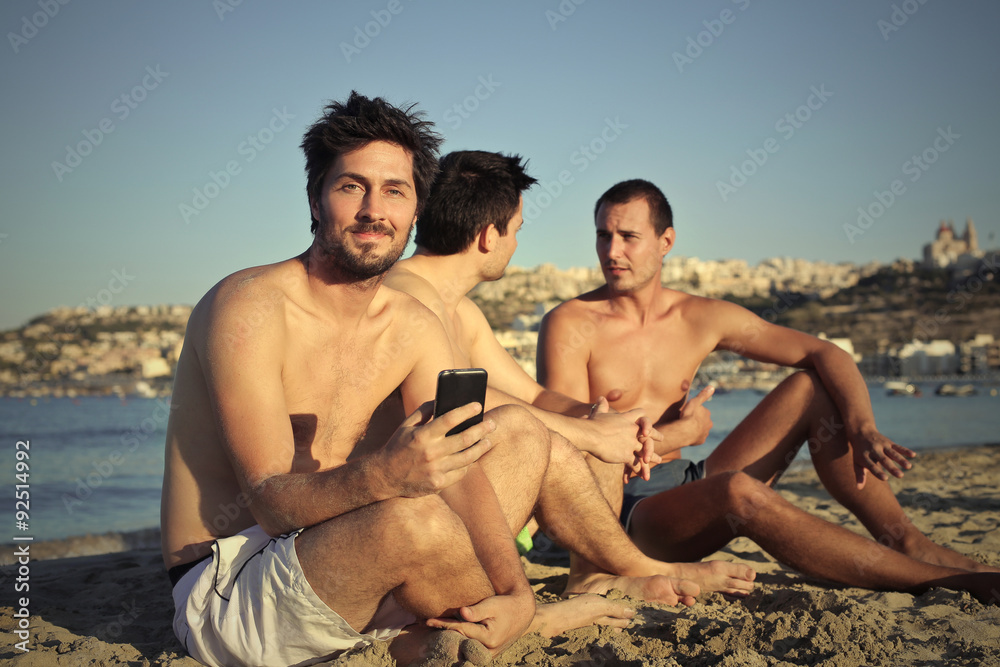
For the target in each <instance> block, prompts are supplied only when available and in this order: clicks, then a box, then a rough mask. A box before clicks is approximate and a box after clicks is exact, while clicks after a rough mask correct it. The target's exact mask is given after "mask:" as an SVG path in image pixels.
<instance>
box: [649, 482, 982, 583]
mask: <svg viewBox="0 0 1000 667" xmlns="http://www.w3.org/2000/svg"><path fill="white" fill-rule="evenodd" d="M631 528H632V529H631V531H630V533H631V535H632V537H633V539H634V540H635V542H636V544H637V545H638V546H639V547H640V548H641V549H642V550H643V551H644V552H645V553H647V554H649V555H650V556H653V557H654V558H661V559H689V558H699V557H702V556H705V555H707V554H709V553H712V552H714V551H716V550H718V549H719V548H720V547H721V546H723V545H725V544H726V543H728V542H729V541H730V540H732V539H733V538H735V537H738V536H745V537H748V538H750V539H751V540H753V541H754V542H756V543H757V544H759V545H760V546H761V547H762V548H763V549H764V550H765V551H767V552H768V553H770V554H771V555H772V556H774V557H775V558H777V559H778V560H779V561H780V562H782V563H784V564H785V565H788V566H790V567H792V568H794V569H796V570H799V571H800V572H804V573H806V574H810V575H813V576H817V577H822V578H824V579H828V580H830V581H835V582H838V583H842V584H847V585H850V586H860V587H863V588H873V589H888V590H901V591H909V592H921V591H924V590H927V589H928V588H931V587H933V586H942V587H945V588H950V589H954V590H969V591H970V592H972V594H973V595H975V596H976V597H977V598H979V599H981V600H984V601H985V600H989V598H990V597H991V594H992V590H993V589H998V586H1000V575H998V574H994V573H975V574H973V573H970V572H968V571H966V570H962V569H957V568H949V567H941V566H938V565H933V564H931V563H925V562H923V561H920V560H915V559H913V558H910V557H909V556H907V555H905V554H902V553H899V552H897V551H893V550H892V549H889V548H886V547H884V546H882V545H880V544H878V543H877V542H873V541H872V540H869V539H867V538H865V537H862V536H860V535H857V534H855V533H852V532H851V531H849V530H847V529H846V528H843V527H841V526H838V525H836V524H832V523H829V522H827V521H823V520H822V519H820V518H819V517H816V516H813V515H811V514H809V513H808V512H804V511H802V510H800V509H798V508H797V507H795V506H794V505H792V504H791V503H789V502H788V501H786V500H784V499H783V498H782V497H781V496H780V495H778V493H777V492H776V491H774V490H773V489H771V488H770V487H769V486H767V485H766V484H764V483H762V482H760V481H759V480H756V479H754V478H752V477H750V476H749V475H747V474H745V473H742V472H726V473H715V474H713V475H711V476H710V477H708V478H707V479H704V480H700V481H697V482H692V483H690V484H685V485H684V486H681V487H678V488H676V489H672V490H670V491H665V492H663V493H660V494H657V495H655V496H652V497H650V498H647V499H645V500H643V501H642V502H641V503H640V504H639V505H638V506H636V508H635V511H634V512H633V513H632V524H631Z"/></svg>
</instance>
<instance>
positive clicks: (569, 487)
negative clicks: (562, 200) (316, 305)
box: [386, 206, 754, 601]
mask: <svg viewBox="0 0 1000 667" xmlns="http://www.w3.org/2000/svg"><path fill="white" fill-rule="evenodd" d="M522 224H523V218H522V213H521V207H520V206H519V207H518V209H517V210H516V211H515V213H514V215H513V216H512V218H511V219H510V221H509V222H508V224H507V226H506V233H505V234H501V233H500V232H499V231H498V230H497V228H496V227H495V226H494V225H492V224H490V225H487V226H485V227H484V228H483V229H482V231H481V232H480V233H479V235H478V237H477V238H476V239H474V240H473V241H472V242H471V243H470V245H469V247H467V248H465V249H464V250H462V251H461V252H457V253H454V254H450V255H436V254H434V253H432V252H430V251H429V250H427V249H426V248H423V247H419V246H418V248H417V251H416V252H415V253H414V255H413V256H412V257H410V258H408V259H404V260H402V261H400V262H399V263H398V264H397V265H396V266H395V267H393V269H392V270H391V271H390V273H389V276H388V278H387V279H386V285H387V286H389V287H392V288H393V289H398V290H400V291H404V292H406V293H407V294H410V295H412V296H413V297H415V298H417V299H419V300H420V301H421V303H423V304H424V305H426V306H427V307H428V308H430V309H431V310H432V311H433V312H435V313H436V314H437V315H438V317H439V318H440V320H441V323H442V325H443V326H444V329H445V331H446V332H447V333H448V336H449V339H450V340H451V343H452V350H453V353H454V355H455V359H456V362H459V363H463V362H464V363H466V364H467V365H469V366H474V367H481V368H485V369H486V370H487V371H488V373H489V379H490V391H489V392H488V393H487V404H488V405H494V404H505V403H515V404H517V405H523V406H525V407H526V408H527V409H528V410H529V411H531V413H532V414H533V415H534V416H536V417H537V418H538V419H539V420H540V421H542V423H544V424H545V425H546V426H547V427H548V428H549V429H551V430H552V431H553V432H554V436H553V445H552V452H553V454H552V458H551V459H550V463H549V468H550V470H552V471H553V472H552V473H551V474H547V475H546V481H545V484H544V486H545V488H546V489H547V490H548V493H549V494H551V496H552V497H556V496H557V495H558V494H559V493H561V492H562V490H563V489H565V493H562V495H558V501H557V502H553V503H551V505H553V506H555V511H552V510H550V509H549V507H550V505H549V504H547V503H541V502H540V505H539V511H538V512H537V513H536V516H538V517H539V521H540V523H542V524H543V527H544V528H545V530H546V532H547V533H549V534H550V535H553V534H556V533H555V532H554V529H558V528H559V525H555V526H553V525H552V524H549V525H545V520H546V518H547V517H548V518H549V519H551V518H552V517H553V516H554V517H558V519H559V522H560V525H561V526H562V529H561V531H560V532H561V534H562V535H563V536H564V537H563V544H564V546H566V547H567V548H568V549H570V550H571V551H574V552H575V553H581V554H582V555H583V556H584V557H586V558H588V559H591V560H594V561H600V562H602V567H600V568H596V567H595V570H594V571H593V572H591V573H589V575H588V576H587V577H583V578H571V579H570V580H569V581H568V582H567V587H566V592H567V593H586V592H590V593H606V592H607V591H608V590H610V589H611V588H617V589H619V590H623V591H625V592H627V593H628V594H629V595H632V596H634V597H637V598H645V599H654V600H656V601H662V599H661V598H659V597H658V596H660V595H663V594H664V593H665V592H666V591H665V589H664V586H666V585H667V582H666V581H665V577H673V578H681V579H687V580H689V581H692V582H696V583H697V584H698V586H700V587H701V589H702V590H703V591H706V592H709V591H720V590H721V591H725V592H729V593H734V594H745V593H747V592H749V591H750V590H751V589H752V588H753V577H754V573H753V571H752V569H751V568H749V567H746V566H744V565H740V564H730V563H711V564H689V563H682V564H676V563H663V562H657V561H655V560H652V559H645V558H642V557H641V554H638V553H637V550H636V549H635V547H634V545H632V544H631V543H630V541H629V540H628V538H627V536H626V535H625V534H624V532H623V531H622V529H621V526H620V524H619V523H618V522H617V517H616V516H615V515H614V514H613V513H612V512H610V511H609V509H608V507H607V504H606V503H605V502H604V501H603V499H602V498H601V496H600V491H599V490H598V489H597V488H596V486H594V484H593V479H592V478H591V476H590V475H589V474H588V472H587V469H586V465H585V464H584V462H583V459H582V457H580V455H579V453H578V452H576V451H574V448H573V445H575V446H576V447H577V448H579V449H580V450H581V451H584V452H587V453H588V454H589V455H592V456H593V457H596V458H597V459H599V460H602V461H608V462H615V463H617V464H618V469H619V470H621V466H622V464H627V467H628V469H629V471H628V473H626V474H629V475H631V474H635V469H636V468H637V467H638V468H640V469H641V468H642V466H641V465H638V466H637V465H636V460H635V457H636V453H637V451H638V450H639V448H640V447H642V448H643V449H644V450H648V449H651V447H652V445H653V442H652V440H648V439H647V438H645V437H644V436H641V434H644V433H646V432H648V431H649V430H650V429H651V424H650V422H649V420H647V419H645V414H644V412H643V411H642V410H634V411H623V412H622V413H621V414H614V413H609V412H606V411H605V408H604V407H600V406H606V401H605V400H604V399H603V398H600V397H598V398H595V399H594V400H593V401H586V402H581V401H578V400H571V399H568V398H567V397H566V396H563V395H560V394H557V393H555V392H551V391H546V390H545V389H544V388H543V387H541V386H540V385H539V384H538V383H537V382H536V381H535V380H534V379H533V378H531V377H530V376H529V375H528V374H527V373H525V372H524V370H523V369H522V368H521V367H520V366H519V365H518V364H517V363H516V362H515V361H514V360H513V359H512V358H511V356H510V354H508V353H507V351H506V350H504V348H503V347H502V346H501V345H500V343H499V342H498V341H497V339H496V337H495V336H494V335H493V331H492V329H491V328H490V325H489V323H488V322H487V320H486V318H485V316H484V315H483V313H482V312H481V311H480V310H479V308H478V307H477V306H476V305H475V303H474V302H473V301H472V300H471V299H469V298H468V296H466V295H467V294H468V292H469V291H471V290H472V289H473V288H474V287H475V286H476V285H478V284H479V283H480V282H483V281H487V280H496V279H498V278H499V277H500V276H501V275H503V271H504V269H505V268H506V266H507V264H508V263H509V261H510V259H511V257H512V256H513V254H514V250H515V249H516V247H517V240H516V234H517V231H518V230H519V229H520V227H521V225H522ZM594 404H600V406H599V407H598V409H596V410H595V409H593V407H592V406H593V405H594ZM581 417H587V419H581ZM637 426H638V427H639V428H637ZM637 436H640V440H641V441H637ZM567 440H568V441H569V443H572V444H569V443H567V442H566V441H567ZM563 446H564V447H566V448H568V449H569V450H570V453H568V454H567V455H565V456H561V455H558V452H561V451H563ZM560 458H561V460H560ZM623 476H624V475H623ZM567 482H568V483H567ZM591 489H592V491H591ZM548 497H549V495H546V496H545V498H546V499H548ZM571 510H572V511H571ZM580 516H583V517H589V519H588V520H586V521H583V522H579V523H572V522H571V519H572V518H573V517H580ZM576 545H578V546H576ZM636 556H639V558H638V559H637V558H636ZM669 586H670V588H672V589H673V590H677V588H676V586H677V584H670V585H669ZM673 590H672V591H669V592H666V593H667V595H668V599H669V597H673V596H674V592H673ZM689 601H691V600H689Z"/></svg>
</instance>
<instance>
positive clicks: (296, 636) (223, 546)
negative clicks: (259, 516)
mask: <svg viewBox="0 0 1000 667" xmlns="http://www.w3.org/2000/svg"><path fill="white" fill-rule="evenodd" d="M299 532H301V531H297V532H295V533H291V534H289V535H283V536H282V537H277V538H272V537H270V536H269V535H268V534H267V533H265V532H264V530H263V529H262V528H261V527H260V526H253V527H252V528H248V529H247V530H244V531H243V532H242V533H239V534H238V535H233V536H232V537H226V538H223V539H220V540H217V541H216V542H215V543H214V544H213V545H212V552H213V554H212V557H211V558H208V559H205V560H204V561H203V562H201V563H199V564H198V565H196V566H195V567H194V568H192V569H191V570H190V571H189V572H187V573H186V574H185V575H184V576H183V577H181V579H180V581H178V582H177V585H176V586H174V590H173V597H174V634H175V635H177V638H178V639H179V640H180V641H181V643H182V644H184V647H185V648H186V649H187V651H188V653H190V654H191V656H192V657H193V658H194V659H195V660H198V661H199V662H202V663H204V664H206V665H219V666H224V665H247V666H248V667H249V666H251V665H262V666H263V665H268V666H271V665H309V664H312V663H315V662H320V661H322V660H324V659H329V658H330V656H331V655H333V654H335V653H339V652H340V651H344V650H347V649H350V648H354V647H358V646H364V645H366V644H369V643H371V642H374V641H378V640H385V639H391V638H392V637H395V636H396V635H398V634H399V631H400V630H401V629H402V628H404V627H405V626H407V625H410V624H411V623H414V622H415V621H416V617H415V616H413V615H412V614H410V613H409V612H407V611H406V610H404V609H403V608H402V607H400V606H399V604H398V603H397V602H396V600H395V599H394V598H393V596H392V595H389V596H387V597H386V600H385V602H383V604H382V606H380V607H379V609H378V612H377V613H376V614H375V618H373V619H372V622H371V627H374V628H377V629H376V630H373V631H372V632H370V633H367V634H362V633H360V632H357V631H356V630H354V628H352V627H351V626H350V625H349V624H348V623H347V621H345V620H344V619H343V618H341V616H340V615H339V614H337V613H336V612H335V611H333V610H332V609H330V608H329V607H328V606H327V605H326V604H325V603H324V602H323V601H322V600H321V599H320V598H319V596H318V595H316V592H315V591H313V589H312V586H310V585H309V582H308V581H306V577H305V575H304V574H303V573H302V567H301V566H300V565H299V559H298V556H297V555H296V553H295V538H296V537H297V536H298V534H299Z"/></svg>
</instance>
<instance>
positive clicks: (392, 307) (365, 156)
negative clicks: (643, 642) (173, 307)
mask: <svg viewBox="0 0 1000 667" xmlns="http://www.w3.org/2000/svg"><path fill="white" fill-rule="evenodd" d="M414 192H415V189H414V186H413V166H412V159H411V157H410V155H409V154H408V153H407V152H406V151H404V150H403V149H402V148H400V147H399V146H396V145H394V144H388V143H385V142H373V143H370V144H367V145H366V146H364V147H362V148H359V149H358V150H356V151H352V152H350V153H346V154H344V155H341V156H339V157H338V158H337V159H336V160H335V161H334V163H333V164H332V165H331V168H330V171H329V173H328V174H327V177H326V179H325V181H324V184H323V187H322V189H321V192H320V196H319V197H318V198H317V199H316V200H315V201H312V202H310V208H311V211H312V214H313V216H314V217H315V218H316V219H317V220H318V222H319V225H318V227H317V235H316V239H315V241H314V243H313V244H312V245H311V246H310V248H309V249H308V250H307V251H306V252H305V253H303V254H302V255H301V256H299V257H296V258H293V259H290V260H287V261H284V262H279V263H277V264H272V265H268V266H261V267H255V268H251V269H246V270H244V271H240V272H238V273H236V274H233V275H232V276H229V277H228V278H226V279H224V280H223V281H221V282H220V283H219V284H218V285H216V286H215V287H214V288H213V289H212V290H210V291H209V293H208V294H207V295H206V296H205V297H204V298H203V299H202V300H201V301H200V302H199V304H198V305H197V306H196V307H195V309H194V311H193V312H192V315H191V318H190V321H189V323H188V329H187V334H186V337H185V345H184V350H183V352H182V354H181V358H180V361H179V363H178V369H177V376H176V380H175V388H174V400H173V403H172V408H171V416H170V420H169V423H168V428H167V437H166V455H165V458H166V463H165V472H164V484H163V497H162V502H161V528H162V545H163V558H164V563H165V565H166V566H167V567H172V566H174V565H178V564H181V563H188V562H192V561H194V560H197V559H199V558H201V557H202V556H205V555H207V554H209V553H210V551H211V546H210V545H211V543H212V541H213V540H215V539H216V538H220V537H226V536H230V535H234V534H236V533H238V532H240V531H242V530H244V529H246V528H248V527H250V526H253V525H254V524H259V525H260V526H261V527H262V528H263V529H264V530H265V531H266V532H268V533H269V534H271V535H280V534H285V533H288V532H291V531H293V530H295V529H297V528H302V527H306V528H307V529H306V530H305V531H304V532H303V533H302V534H301V535H299V537H298V538H297V539H296V541H295V550H296V553H297V555H298V558H299V561H300V563H301V565H302V569H303V572H304V573H305V576H306V578H307V579H308V581H309V583H310V584H311V585H312V588H313V589H314V590H315V592H316V593H317V595H319V597H320V598H321V599H323V600H324V601H327V603H328V604H329V605H330V607H331V608H333V609H335V610H336V611H337V612H338V613H339V614H340V615H341V616H342V617H343V618H344V619H345V620H346V621H347V622H348V623H349V624H350V625H351V626H352V627H354V628H355V629H357V630H359V631H361V630H363V629H364V628H366V627H367V626H368V624H369V622H370V621H371V619H372V618H373V617H374V614H375V612H376V610H377V609H378V607H379V605H380V604H382V601H383V600H384V598H385V596H386V595H387V594H388V593H389V592H390V591H392V592H393V595H394V596H395V598H396V600H397V602H398V603H399V604H400V605H402V606H403V607H404V608H405V609H407V610H409V611H411V612H412V613H413V614H414V615H416V616H417V618H421V619H426V623H427V624H437V625H438V626H440V625H441V624H447V625H448V627H453V628H455V629H457V630H458V631H460V632H462V633H464V634H467V635H468V636H469V637H471V638H474V639H476V640H479V641H481V642H482V643H483V644H485V645H486V647H487V648H489V649H490V651H491V652H493V653H497V652H499V651H501V650H502V649H503V648H504V647H505V646H507V645H509V644H510V643H511V642H513V641H514V640H515V639H516V638H517V637H519V636H520V635H521V634H522V633H523V632H524V630H526V629H527V627H528V625H529V624H530V622H531V620H532V617H533V615H534V607H535V604H534V595H533V592H532V591H531V588H530V586H529V585H528V582H527V579H526V578H525V576H524V572H523V570H522V568H521V565H520V560H519V558H518V554H517V550H516V548H515V546H514V541H513V535H514V533H516V532H517V530H519V529H520V527H521V526H523V525H524V523H525V522H526V521H527V519H528V516H529V515H530V513H531V511H532V509H533V507H534V498H535V497H537V493H538V483H539V476H538V474H526V475H523V476H521V477H519V478H517V479H515V480H506V478H505V480H506V481H505V484H504V485H500V484H497V486H496V487H494V485H493V483H492V482H491V479H497V477H496V476H497V475H498V474H500V471H506V470H509V469H510V468H511V467H512V466H513V465H515V461H517V462H518V463H517V465H527V466H528V467H529V468H531V469H535V470H544V467H545V463H544V461H545V459H544V458H542V457H544V456H545V455H546V454H547V438H545V436H544V433H543V431H542V429H541V428H540V426H539V427H535V426H534V425H533V424H532V423H531V421H530V416H529V415H527V414H526V413H523V412H518V411H517V409H512V408H508V409H501V410H497V411H491V412H489V413H487V415H486V418H485V419H484V420H483V422H482V423H481V424H479V425H476V426H473V427H471V428H469V429H468V430H466V431H465V432H463V433H461V434H458V435H455V436H450V437H445V433H446V432H447V431H448V430H449V429H450V428H451V427H452V426H454V425H456V424H458V423H460V422H461V421H463V420H464V419H466V418H467V417H469V416H471V415H472V414H474V413H475V412H478V411H479V409H480V408H479V406H478V405H476V404H470V405H467V406H464V407H462V408H458V409H456V410H454V411H452V412H449V413H447V414H446V415H444V416H442V417H440V418H437V419H433V420H431V419H430V417H431V407H432V400H433V397H434V391H435V386H436V380H437V374H438V372H439V371H440V370H443V369H446V368H453V367H455V362H454V359H453V356H452V354H451V348H450V346H449V344H448V339H447V337H446V335H445V333H444V332H443V331H442V329H441V326H440V323H439V322H438V320H437V318H436V317H435V316H434V315H433V314H432V313H430V311H428V310H427V309H426V308H424V307H423V306H422V305H420V304H419V303H418V302H417V301H416V300H414V299H412V298H410V297H408V296H406V295H403V294H400V293H398V292H395V291H393V290H390V289H387V288H385V287H382V286H381V281H382V279H383V277H384V276H383V275H381V274H380V273H379V271H380V267H382V266H384V267H385V269H387V268H388V266H390V265H391V264H392V262H393V261H394V260H395V258H396V257H397V256H398V254H399V253H400V251H401V250H402V247H403V245H404V244H405V242H406V238H407V236H408V234H409V231H410V228H411V227H412V224H413V221H414V217H415V213H416V208H417V200H416V197H415V195H414ZM382 270H383V271H384V269H382ZM414 332H418V333H419V335H418V336H414ZM390 395H393V396H398V398H399V400H400V402H401V407H402V410H400V411H399V412H387V411H383V410H380V406H381V405H382V403H383V402H384V401H385V399H386V397H387V396H390ZM405 415H409V416H407V417H405V421H402V420H403V418H404V416H405ZM401 421H402V423H400V422H401ZM397 426H398V428H397ZM536 459H538V460H539V465H533V463H532V462H534V461H535V460H536ZM539 474H540V473H539ZM532 485H534V487H532ZM494 489H497V490H494ZM229 507H232V508H234V509H233V510H232V511H231V512H228V513H226V514H222V515H221V516H222V517H223V518H224V519H225V520H224V521H222V520H220V512H221V510H220V508H229ZM414 516H419V517H420V521H419V522H416V521H414V520H413V517H414ZM411 527H412V528H413V529H412V530H411ZM414 530H416V531H417V532H414ZM345 544H350V545H351V546H352V548H351V549H345V548H343V545H345ZM387 554H392V556H387ZM376 557H378V558H383V559H385V560H384V561H383V562H384V563H385V566H384V567H379V568H375V569H373V568H371V563H372V562H373V560H375V558H376ZM456 616H458V617H459V619H458V620H456ZM435 632H437V631H435ZM432 636H436V635H435V634H434V633H432V632H431V631H430V627H429V625H417V626H410V629H409V630H408V631H407V632H404V634H403V635H401V636H400V638H399V647H398V650H399V652H398V653H397V652H396V642H393V651H394V653H397V655H398V656H399V657H400V659H405V661H407V662H408V661H409V660H412V659H413V658H414V657H415V656H416V655H417V654H419V651H420V650H422V649H421V647H422V646H423V645H424V644H425V643H426V642H428V641H431V638H432ZM407 656H408V658H407Z"/></svg>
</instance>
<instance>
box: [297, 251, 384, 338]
mask: <svg viewBox="0 0 1000 667" xmlns="http://www.w3.org/2000/svg"><path fill="white" fill-rule="evenodd" d="M299 259H300V260H301V262H302V265H303V267H304V268H305V271H306V283H307V285H308V290H309V295H310V296H311V297H312V299H313V301H314V302H315V303H316V304H317V305H318V306H319V307H320V308H321V309H322V310H323V311H324V312H326V313H328V314H330V315H333V316H334V317H336V319H337V320H338V321H352V320H353V321H360V320H361V318H362V317H364V315H365V313H367V312H368V307H369V306H370V305H371V302H372V299H374V298H375V295H376V294H377V293H378V288H379V286H380V285H381V284H382V281H383V280H384V279H385V275H381V276H376V277H374V278H369V279H368V280H358V279H357V278H356V277H354V276H350V275H348V274H346V273H345V272H344V271H343V270H341V269H340V268H339V267H338V266H336V265H334V264H332V263H331V262H330V261H329V259H327V258H325V257H324V256H323V254H322V252H321V251H320V250H319V249H318V248H317V247H316V246H315V244H314V245H312V246H310V247H309V249H308V250H306V251H305V252H304V253H303V254H302V255H300V256H299Z"/></svg>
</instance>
